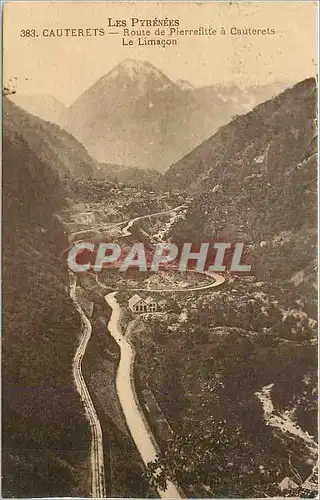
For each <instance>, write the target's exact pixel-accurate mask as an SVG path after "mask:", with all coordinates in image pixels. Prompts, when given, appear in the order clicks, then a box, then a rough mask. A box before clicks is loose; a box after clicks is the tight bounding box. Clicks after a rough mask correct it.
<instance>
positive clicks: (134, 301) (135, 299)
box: [129, 293, 143, 307]
mask: <svg viewBox="0 0 320 500" xmlns="http://www.w3.org/2000/svg"><path fill="white" fill-rule="evenodd" d="M140 300H143V299H142V298H141V297H140V295H138V294H137V293H135V294H134V295H132V297H131V298H130V299H129V307H133V306H135V305H136V304H138V302H140Z"/></svg>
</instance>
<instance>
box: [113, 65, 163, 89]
mask: <svg viewBox="0 0 320 500" xmlns="http://www.w3.org/2000/svg"><path fill="white" fill-rule="evenodd" d="M106 78H107V79H108V80H123V79H126V80H129V81H131V82H137V81H139V83H140V84H145V83H147V82H149V81H152V82H153V83H156V82H157V84H158V85H157V87H158V86H160V87H164V86H168V85H170V84H171V81H170V80H169V78H168V77H167V76H166V75H164V74H163V73H162V72H161V71H160V70H159V69H157V68H156V67H155V66H153V64H151V63H149V62H148V61H140V60H137V59H125V60H124V61H122V62H121V63H119V64H118V65H117V66H116V67H115V68H113V69H112V70H111V71H110V72H109V73H108V74H107V75H106ZM159 84H160V85H159Z"/></svg>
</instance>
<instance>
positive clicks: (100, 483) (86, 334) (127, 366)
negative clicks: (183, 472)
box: [69, 205, 225, 499]
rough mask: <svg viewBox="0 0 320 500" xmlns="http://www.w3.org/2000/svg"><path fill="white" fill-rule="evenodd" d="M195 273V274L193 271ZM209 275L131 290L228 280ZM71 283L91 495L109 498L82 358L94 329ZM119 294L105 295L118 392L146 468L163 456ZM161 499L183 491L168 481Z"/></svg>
mask: <svg viewBox="0 0 320 500" xmlns="http://www.w3.org/2000/svg"><path fill="white" fill-rule="evenodd" d="M183 207H184V205H181V206H179V207H176V208H175V209H172V210H166V211H164V212H158V213H156V214H148V215H144V216H140V217H136V218H134V219H131V220H130V221H129V222H128V223H127V225H126V226H125V227H124V228H123V230H122V231H123V236H127V235H130V234H131V233H130V231H129V230H130V228H131V227H132V226H133V224H134V223H136V222H138V221H139V220H142V219H146V218H151V217H153V216H158V215H161V214H165V213H170V212H174V211H176V210H179V209H181V208H183ZM193 272H194V271H193ZM203 274H206V275H208V276H211V277H212V278H214V281H213V283H210V284H209V285H205V286H200V287H194V288H189V289H181V288H180V289H179V288H176V289H174V288H170V289H146V288H136V289H132V290H131V291H143V290H145V291H149V292H164V293H166V292H167V293H169V292H171V293H172V292H174V293H176V292H185V293H186V292H190V291H200V290H206V289H210V288H214V287H216V286H219V285H221V284H222V283H223V282H224V281H225V278H224V277H222V276H221V275H219V274H216V273H209V272H204V273H203ZM96 281H97V283H98V284H99V286H100V287H102V288H104V289H108V291H110V287H107V286H105V285H103V284H102V283H100V282H99V280H98V277H97V275H96ZM69 282H70V298H71V300H72V301H73V304H74V306H75V309H76V310H77V311H78V313H79V315H80V317H81V322H82V335H81V338H80V343H79V346H78V348H77V351H76V354H75V357H74V360H73V365H72V369H73V376H74V380H75V384H76V387H77V390H78V392H79V394H80V396H81V399H82V401H83V404H84V408H85V412H86V415H87V418H88V420H89V423H90V429H91V436H92V441H91V457H90V462H91V495H92V497H93V498H105V497H106V485H105V470H104V457H103V440H102V430H101V425H100V422H99V419H98V416H97V413H96V411H95V408H94V406H93V402H92V399H91V397H90V394H89V391H88V388H87V386H86V383H85V380H84V378H83V375H82V369H81V364H82V359H83V356H84V354H85V351H86V348H87V344H88V342H89V339H90V336H91V331H92V327H91V324H90V321H89V319H88V318H87V317H86V315H85V313H84V312H83V310H82V308H81V306H80V304H79V303H78V301H77V298H76V277H75V276H74V275H73V274H72V273H71V272H70V273H69ZM116 293H117V292H115V291H114V292H111V293H109V294H108V295H106V296H105V300H106V302H107V303H108V304H109V306H110V307H111V309H112V314H111V317H110V321H109V324H108V329H109V332H110V334H111V335H112V336H113V338H114V339H115V341H116V342H117V344H118V346H119V348H120V361H119V365H118V369H117V375H116V389H117V394H118V397H119V401H120V404H121V407H122V410H123V413H124V417H125V419H126V422H127V425H128V428H129V430H130V433H131V435H132V438H133V440H134V442H135V444H136V446H137V449H138V450H139V453H140V455H141V458H142V460H143V462H144V464H145V465H147V464H148V462H150V461H152V460H154V459H155V458H156V455H157V454H158V453H159V449H158V446H157V443H156V441H155V439H154V437H153V435H152V433H151V431H150V429H149V426H148V424H147V422H146V420H145V418H144V416H143V412H142V409H141V408H140V406H139V402H138V399H137V396H136V393H135V387H134V381H133V376H132V374H133V363H134V348H133V346H132V345H131V344H130V342H128V340H127V339H126V338H125V337H124V335H123V334H122V332H121V330H120V326H119V318H120V311H121V309H120V306H119V304H118V302H117V300H116V298H115V295H116ZM158 493H159V496H160V497H161V498H172V499H173V498H182V496H181V494H180V492H179V489H178V488H177V486H176V485H174V484H173V483H172V482H171V481H167V488H166V490H165V491H163V490H158Z"/></svg>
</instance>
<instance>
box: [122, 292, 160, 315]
mask: <svg viewBox="0 0 320 500" xmlns="http://www.w3.org/2000/svg"><path fill="white" fill-rule="evenodd" d="M129 308H130V309H131V311H132V312H134V313H146V312H156V311H157V309H158V304H157V302H156V301H155V300H154V299H153V298H152V297H147V298H146V299H143V298H142V297H140V295H138V294H137V293H135V294H134V295H133V296H132V297H131V298H130V299H129Z"/></svg>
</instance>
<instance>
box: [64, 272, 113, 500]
mask: <svg viewBox="0 0 320 500" xmlns="http://www.w3.org/2000/svg"><path fill="white" fill-rule="evenodd" d="M69 282H70V288H69V290H70V292H69V293H70V298H71V300H72V301H73V304H74V307H75V308H76V310H77V311H78V313H79V315H80V318H81V323H82V329H81V339H80V344H79V345H78V349H77V351H76V354H75V356H74V359H73V363H72V372H73V377H74V380H75V383H76V387H77V391H78V392H79V394H80V396H81V399H82V401H83V405H84V408H85V412H86V416H87V418H88V420H89V424H90V429H91V436H92V441H91V453H90V462H91V494H92V497H93V498H105V497H106V484H105V470H104V457H103V439H102V430H101V425H100V421H99V419H98V416H97V413H96V410H95V408H94V406H93V402H92V399H91V397H90V394H89V391H88V388H87V386H86V383H85V380H84V378H83V374H82V366H81V365H82V359H83V356H84V353H85V351H86V348H87V345H88V342H89V339H90V337H91V332H92V327H91V323H90V321H89V320H88V318H87V317H86V315H85V314H84V312H83V310H82V308H81V306H80V304H79V303H78V301H77V298H76V283H77V281H76V277H75V276H74V275H72V273H70V274H69Z"/></svg>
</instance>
